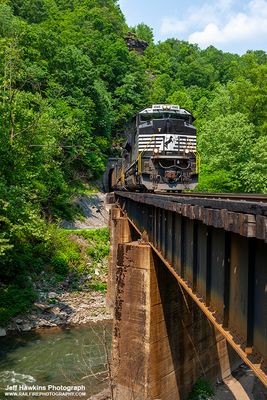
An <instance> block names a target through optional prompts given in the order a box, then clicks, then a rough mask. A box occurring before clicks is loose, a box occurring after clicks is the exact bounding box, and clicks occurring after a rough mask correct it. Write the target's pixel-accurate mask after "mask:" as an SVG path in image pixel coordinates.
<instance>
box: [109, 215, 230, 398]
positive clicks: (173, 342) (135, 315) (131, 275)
mask: <svg viewBox="0 0 267 400" xmlns="http://www.w3.org/2000/svg"><path fill="white" fill-rule="evenodd" d="M114 210H116V211H114ZM118 210H119V209H116V208H114V209H113V211H111V216H112V218H111V242H112V251H111V260H110V261H111V262H110V275H109V291H108V299H109V305H110V306H111V307H113V306H114V320H113V343H112V378H113V383H114V398H115V399H116V400H126V399H127V400H179V399H181V400H184V399H186V398H187V396H188V394H189V392H190V390H191V388H192V386H193V384H194V383H195V382H196V380H197V378H199V377H200V376H202V377H205V378H206V379H207V380H210V381H215V380H216V379H217V378H221V377H222V376H223V377H226V376H228V375H229V374H230V372H231V371H230V370H231V361H232V356H233V354H232V353H231V355H230V357H229V349H228V346H227V345H226V343H225V339H224V338H223V336H222V335H221V334H220V333H219V332H218V331H216V330H215V328H214V327H213V325H212V324H211V323H210V322H209V321H208V319H207V318H206V316H205V315H204V314H203V313H202V311H201V310H200V309H199V308H198V306H197V305H196V304H195V303H194V302H193V300H192V299H191V297H190V296H189V295H188V294H187V293H186V292H185V291H184V290H183V289H182V288H181V287H180V286H179V283H178V282H177V280H176V279H175V278H174V276H173V275H172V274H171V272H170V271H169V270H168V269H167V268H166V266H165V265H164V264H163V262H162V261H161V260H160V258H159V257H158V256H157V255H156V254H155V253H154V252H153V250H152V249H151V247H150V245H149V244H147V243H144V242H142V241H141V240H139V241H138V240H137V241H136V240H133V239H135V238H133V234H132V232H131V228H130V226H129V222H128V220H127V218H125V217H122V216H121V214H120V211H118ZM112 224H113V225H112Z"/></svg>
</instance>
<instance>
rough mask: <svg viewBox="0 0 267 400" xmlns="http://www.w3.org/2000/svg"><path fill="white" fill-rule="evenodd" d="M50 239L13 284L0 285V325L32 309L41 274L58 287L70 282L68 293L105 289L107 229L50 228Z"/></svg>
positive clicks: (107, 246) (15, 277)
mask: <svg viewBox="0 0 267 400" xmlns="http://www.w3.org/2000/svg"><path fill="white" fill-rule="evenodd" d="M47 238H48V239H47V240H46V242H44V244H43V245H42V246H43V248H42V252H40V254H39V255H38V257H36V259H31V258H30V257H28V259H27V260H26V261H27V263H26V262H25V265H24V266H23V268H21V272H20V274H19V275H17V276H15V275H14V277H13V283H12V284H9V285H7V284H5V283H4V281H3V282H2V283H1V282H0V326H5V325H6V324H7V323H8V322H9V321H10V319H11V318H13V317H15V316H16V315H19V314H21V313H25V312H27V310H28V309H29V308H30V307H31V305H32V304H33V302H34V301H35V300H36V298H37V296H36V293H35V291H34V287H35V283H36V282H38V281H40V275H41V274H42V276H48V277H50V279H51V281H54V282H56V283H58V284H60V283H61V282H64V281H68V285H69V287H68V289H69V290H82V289H83V288H85V287H87V288H88V289H92V290H99V291H105V290H106V287H107V285H106V275H107V258H108V254H109V231H108V228H101V229H90V230H89V229H84V230H79V231H77V230H72V231H70V230H64V229H56V228H55V227H54V228H53V227H50V232H49V234H48V235H47ZM25 257H26V256H25ZM37 261H38V265H37V264H36V263H37ZM35 264H36V265H37V267H36V266H35Z"/></svg>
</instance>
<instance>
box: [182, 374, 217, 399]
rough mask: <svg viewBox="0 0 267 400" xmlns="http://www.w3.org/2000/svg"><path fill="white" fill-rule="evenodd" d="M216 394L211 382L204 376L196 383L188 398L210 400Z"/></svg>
mask: <svg viewBox="0 0 267 400" xmlns="http://www.w3.org/2000/svg"><path fill="white" fill-rule="evenodd" d="M213 395H214V390H213V388H212V386H211V384H210V383H209V382H208V381H207V380H206V379H204V378H199V379H198V380H197V381H196V383H195V384H194V386H193V388H192V391H191V393H190V395H189V397H188V400H208V399H210V398H211V397H212V396H213Z"/></svg>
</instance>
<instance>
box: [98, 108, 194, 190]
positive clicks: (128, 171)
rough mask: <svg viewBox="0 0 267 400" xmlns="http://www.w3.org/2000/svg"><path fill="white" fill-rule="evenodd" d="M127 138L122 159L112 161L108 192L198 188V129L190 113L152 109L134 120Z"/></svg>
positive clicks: (108, 172)
mask: <svg viewBox="0 0 267 400" xmlns="http://www.w3.org/2000/svg"><path fill="white" fill-rule="evenodd" d="M126 137H127V142H126V144H125V146H124V149H123V154H122V157H121V158H117V159H110V160H109V164H108V171H107V176H106V180H107V181H108V188H109V191H112V190H129V191H135V190H136V191H151V192H152V191H182V190H190V189H194V188H195V186H196V184H197V178H198V160H197V151H196V128H195V127H194V126H193V116H192V114H191V113H190V112H189V111H188V110H186V109H184V108H180V107H179V106H178V105H168V104H155V105H152V107H151V108H146V109H144V110H142V111H140V112H139V113H138V114H137V115H136V116H135V118H134V120H133V123H132V125H131V126H130V128H129V129H128V131H127V132H126Z"/></svg>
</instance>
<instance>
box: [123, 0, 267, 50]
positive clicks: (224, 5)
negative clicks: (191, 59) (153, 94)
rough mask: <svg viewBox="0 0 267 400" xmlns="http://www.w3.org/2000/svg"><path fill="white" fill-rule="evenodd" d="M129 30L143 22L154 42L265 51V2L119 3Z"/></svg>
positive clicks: (144, 0)
mask: <svg viewBox="0 0 267 400" xmlns="http://www.w3.org/2000/svg"><path fill="white" fill-rule="evenodd" d="M119 5H120V7H121V10H122V11H123V13H124V15H125V17H126V21H127V23H128V25H129V26H134V25H137V24H138V23H140V22H144V23H145V24H147V25H149V26H150V27H151V28H153V31H154V37H155V40H156V42H157V41H159V40H161V41H163V40H165V39H167V38H171V37H175V38H178V39H182V40H187V41H189V42H191V43H197V44H198V45H199V46H200V47H201V48H203V49H204V48H206V47H208V46H209V45H213V46H215V47H217V48H218V49H220V50H223V51H229V52H231V53H238V54H243V53H245V52H246V51H247V50H249V49H250V50H265V51H267V0H243V1H241V0H217V1H215V0H191V1H190V0H189V1H185V0H119Z"/></svg>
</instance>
